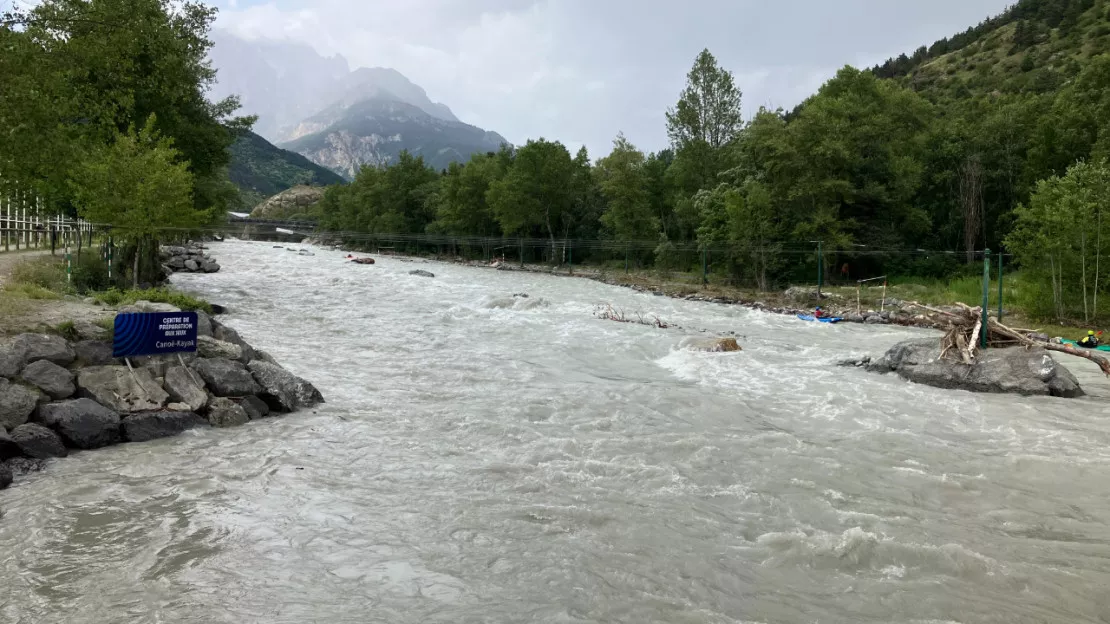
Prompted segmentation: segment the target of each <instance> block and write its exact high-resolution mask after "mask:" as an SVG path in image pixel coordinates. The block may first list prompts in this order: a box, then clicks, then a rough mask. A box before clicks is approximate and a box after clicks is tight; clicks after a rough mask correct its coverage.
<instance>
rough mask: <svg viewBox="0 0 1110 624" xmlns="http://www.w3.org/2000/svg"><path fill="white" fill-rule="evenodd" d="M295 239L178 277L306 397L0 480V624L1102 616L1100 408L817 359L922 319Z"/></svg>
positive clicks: (1106, 540)
mask: <svg viewBox="0 0 1110 624" xmlns="http://www.w3.org/2000/svg"><path fill="white" fill-rule="evenodd" d="M314 251H315V256H299V255H297V254H295V253H292V252H289V251H287V250H284V249H275V248H273V247H272V245H271V244H269V243H245V242H226V243H220V244H215V245H213V248H212V250H211V253H212V254H213V255H214V256H215V257H216V258H218V260H219V262H220V263H221V265H222V266H223V269H222V270H221V271H220V272H219V273H216V274H211V275H181V274H179V275H176V276H175V277H174V282H175V283H176V284H177V285H178V286H179V287H181V288H185V289H188V290H193V291H196V292H199V293H201V294H203V295H204V296H206V297H208V298H209V299H210V300H212V301H214V302H218V303H221V304H223V305H226V306H227V307H228V309H229V311H230V312H229V314H228V315H227V316H226V317H225V319H224V321H225V322H226V323H227V324H228V325H230V326H231V327H234V328H235V329H237V330H238V331H239V332H240V333H241V334H242V335H243V337H244V338H245V339H246V340H247V341H248V342H250V343H251V344H252V345H255V346H257V347H259V348H261V349H264V350H266V351H267V352H269V353H271V354H272V355H273V356H274V357H275V358H276V359H277V360H278V361H280V362H281V363H282V364H283V365H285V366H286V367H287V368H289V369H290V370H291V371H293V372H294V373H296V374H298V375H301V376H303V377H305V378H307V379H309V380H311V381H312V382H313V383H314V384H316V385H317V386H318V387H319V388H320V390H321V391H322V392H323V394H324V396H325V397H326V399H327V401H328V402H327V404H326V405H323V406H321V407H320V408H317V409H314V410H312V411H309V412H305V413H300V414H295V415H290V416H287V417H284V418H280V419H266V420H262V421H257V422H252V423H251V424H249V425H247V426H244V427H241V428H238V429H230V430H217V429H206V430H196V431H191V432H188V433H186V434H185V435H183V436H181V437H178V438H173V439H167V440H159V441H155V442H150V443H144V444H128V445H121V446H117V447H112V448H109V449H105V450H99V451H94V452H86V453H75V454H74V455H72V456H71V457H69V458H67V459H64V460H59V461H55V462H54V463H53V464H52V465H51V466H50V467H49V468H48V469H47V470H46V471H45V472H42V473H39V474H36V475H33V476H30V477H27V478H24V479H22V480H20V481H18V482H17V484H16V486H15V487H13V488H11V489H9V490H6V491H4V492H0V509H3V513H4V515H3V518H0V586H2V587H3V596H2V597H0V621H3V622H15V623H31V622H34V623H39V622H105V623H108V622H111V623H117V622H152V623H153V622H197V623H201V622H203V623H224V622H226V623H236V624H241V623H243V622H288V623H302V622H326V623H341V622H343V623H345V622H350V623H355V622H359V623H361V622H524V621H534V622H637V623H638V622H691V623H694V622H697V623H702V622H822V623H825V622H965V623H970V622H1008V623H1009V622H1097V621H1107V620H1108V619H1110V598H1108V596H1107V591H1106V589H1107V588H1108V587H1110V526H1108V522H1110V479H1107V475H1108V474H1110V421H1107V419H1106V416H1107V412H1106V410H1105V409H1102V408H1101V407H1099V405H1098V404H1097V403H1094V402H1091V401H1084V402H1071V401H1068V400H1064V399H1052V398H1020V397H1011V396H989V395H972V394H969V393H964V392H953V391H945V390H939V389H934V388H928V387H922V386H915V385H911V384H908V383H906V382H904V381H902V380H900V379H898V378H896V377H892V376H885V377H884V376H878V375H872V374H868V373H866V372H863V371H861V370H857V369H846V368H838V367H836V366H835V365H834V364H835V362H837V361H838V360H841V359H845V358H849V357H854V356H860V355H863V354H867V353H879V352H881V351H883V350H885V349H886V348H887V347H889V346H890V345H892V344H894V343H895V342H897V341H899V340H903V339H905V338H907V337H912V336H928V335H934V334H930V333H928V332H924V331H919V330H907V329H900V328H890V327H874V326H860V325H847V326H825V325H818V324H815V323H804V322H800V321H797V320H795V319H793V318H789V317H781V316H773V315H769V314H765V313H761V312H756V311H751V310H747V309H743V308H739V307H735V306H721V305H714V304H706V303H697V302H688V301H681V300H673V299H668V298H664V297H653V296H650V295H646V294H640V293H636V292H633V291H630V290H626V289H621V288H616V287H611V286H607V285H603V284H600V283H596V282H592V281H588V280H584V279H569V278H566V277H557V276H548V275H538V274H530V273H518V272H499V271H492V270H486V269H477V268H470V267H464V266H456V265H449V264H438V263H424V262H420V261H415V262H411V261H403V260H401V259H397V258H388V257H383V258H379V259H378V264H376V265H374V266H359V265H354V264H351V263H348V262H346V261H345V260H344V258H343V256H344V255H345V254H344V253H340V252H333V251H328V250H324V249H319V248H317V249H314ZM417 268H419V269H424V270H429V271H432V272H433V273H435V277H434V278H427V277H420V276H414V275H409V271H410V270H413V269H417ZM518 293H527V294H528V295H529V296H528V297H527V298H524V297H514V296H513V295H514V294H518ZM601 304H612V305H614V306H616V307H618V308H621V309H623V310H625V311H626V312H627V313H629V314H630V315H631V314H633V313H635V312H640V313H642V314H645V315H656V316H658V317H659V318H661V319H664V320H665V321H668V322H671V323H675V324H678V325H680V326H682V329H658V328H654V327H647V326H642V325H636V324H621V323H615V322H612V321H607V320H599V319H597V318H595V317H594V315H593V312H594V309H595V307H596V306H597V305H601ZM703 329H704V330H706V333H705V334H703V333H702V332H701V331H700V330H703ZM725 332H734V333H735V335H736V336H737V338H738V340H739V342H740V344H741V345H742V346H743V351H742V352H739V353H703V352H697V351H693V350H690V349H688V348H686V347H685V346H684V345H686V344H688V343H689V341H690V338H691V337H692V336H697V337H702V336H705V335H716V334H721V333H725Z"/></svg>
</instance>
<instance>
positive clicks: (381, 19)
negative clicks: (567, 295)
mask: <svg viewBox="0 0 1110 624" xmlns="http://www.w3.org/2000/svg"><path fill="white" fill-rule="evenodd" d="M1011 2H1012V0H794V1H793V2H789V1H787V2H769V1H767V0H684V1H676V0H272V1H265V0H263V1H259V0H215V4H216V6H218V7H220V9H221V12H220V18H219V21H218V25H219V26H220V27H223V28H227V29H228V30H231V31H232V32H235V33H236V34H239V35H240V36H244V37H247V38H258V37H267V38H277V39H286V40H293V41H299V42H304V43H308V44H310V45H311V46H313V47H314V48H315V49H316V50H317V52H319V53H321V54H324V55H332V54H342V55H343V56H345V57H346V58H347V59H348V61H350V63H351V66H352V68H355V67H360V66H368V67H372V66H381V67H392V68H394V69H396V70H398V71H400V72H401V73H403V74H405V75H406V76H408V77H409V79H411V80H412V81H413V82H415V83H417V84H419V85H420V86H422V87H424V89H425V90H427V92H428V95H429V96H430V97H431V98H432V99H433V100H436V101H439V102H443V103H445V104H447V105H448V106H450V107H451V109H452V110H453V111H454V112H455V114H456V115H458V117H459V118H460V119H462V120H463V121H465V122H467V123H471V124H474V125H476V126H480V127H482V128H485V129H488V130H495V131H497V132H500V133H501V134H502V135H504V136H505V138H507V139H508V140H510V141H511V142H513V143H515V144H521V143H523V142H524V141H525V140H526V139H528V138H536V137H545V138H548V139H557V140H561V141H563V142H564V143H566V144H567V145H569V146H572V147H577V146H578V145H582V144H585V145H586V146H587V147H588V148H589V149H590V153H591V155H592V156H595V157H596V156H600V155H604V154H605V153H607V152H608V150H609V147H610V145H611V142H612V139H613V137H614V136H616V134H617V132H618V131H623V132H624V133H625V135H626V136H628V138H629V139H631V140H632V141H633V142H634V143H635V144H636V145H637V146H639V147H640V148H641V149H644V150H647V151H654V150H657V149H660V148H662V147H665V146H666V142H667V139H666V131H665V126H664V123H665V120H664V112H665V110H666V108H667V107H668V106H672V105H673V104H674V103H675V101H676V100H677V98H678V94H679V91H681V89H682V87H683V84H684V81H685V75H686V72H687V71H689V68H690V65H691V64H692V63H693V60H694V57H695V56H696V55H697V53H698V52H699V51H700V50H701V49H702V48H706V47H707V48H709V50H710V51H711V52H712V53H713V54H714V55H716V57H717V59H718V60H719V61H720V63H721V64H722V65H723V66H724V67H726V68H727V69H729V70H731V71H732V72H733V73H734V74H735V76H736V80H737V83H738V84H739V86H740V87H741V89H742V90H743V92H744V111H745V113H746V114H747V115H751V114H752V113H753V112H754V111H755V110H757V109H758V108H759V107H760V106H769V107H772V108H774V107H780V106H781V107H784V108H790V107H792V106H794V105H795V104H797V103H798V102H800V101H801V100H803V99H804V98H805V97H806V96H808V95H810V94H812V93H813V92H814V90H816V89H817V87H819V86H820V85H821V83H823V82H824V81H825V80H827V79H828V78H829V77H831V76H832V75H833V74H834V73H835V72H836V70H837V69H838V68H840V67H842V66H844V65H846V64H851V65H855V66H857V67H863V66H870V65H873V64H875V63H876V62H880V61H882V60H884V59H886V58H887V57H890V56H892V55H897V54H899V53H901V52H907V53H911V52H913V50H914V48H916V47H917V46H919V45H922V44H925V45H928V44H930V43H932V42H933V41H935V40H936V39H939V38H941V37H944V36H949V35H951V34H954V33H956V32H959V31H962V30H964V29H966V28H967V27H968V26H972V25H974V24H977V23H979V22H980V21H981V20H982V19H984V18H985V17H987V16H989V15H993V14H997V13H1000V12H1001V11H1003V10H1004V9H1005V8H1006V6H1008V5H1009V4H1011ZM290 88H296V86H295V85H290Z"/></svg>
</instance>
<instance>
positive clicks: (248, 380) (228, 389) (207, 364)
mask: <svg viewBox="0 0 1110 624" xmlns="http://www.w3.org/2000/svg"><path fill="white" fill-rule="evenodd" d="M190 366H191V367H192V369H193V370H194V371H196V372H197V374H199V375H200V376H201V378H202V379H204V382H205V383H206V384H207V385H208V388H209V389H210V390H211V391H212V394H215V395H216V396H220V397H243V396H247V395H248V394H258V393H259V392H261V391H262V388H261V387H260V386H259V385H258V383H257V382H255V380H254V377H252V376H251V373H250V371H248V370H247V369H246V367H245V366H243V365H242V364H240V363H239V362H234V361H232V360H228V359H226V358H211V359H199V360H196V361H195V362H193V363H192V364H190Z"/></svg>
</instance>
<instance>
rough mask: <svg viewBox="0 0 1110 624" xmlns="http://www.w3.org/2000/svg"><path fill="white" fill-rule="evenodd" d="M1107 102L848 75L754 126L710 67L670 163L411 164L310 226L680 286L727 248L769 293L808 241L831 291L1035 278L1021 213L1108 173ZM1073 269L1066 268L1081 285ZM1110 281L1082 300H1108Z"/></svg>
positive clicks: (334, 205) (1095, 78)
mask: <svg viewBox="0 0 1110 624" xmlns="http://www.w3.org/2000/svg"><path fill="white" fill-rule="evenodd" d="M1108 98H1110V57H1108V56H1098V57H1095V58H1092V59H1089V61H1088V62H1087V64H1086V66H1085V67H1083V69H1082V70H1081V71H1080V72H1079V74H1078V75H1077V76H1076V78H1075V79H1074V80H1072V81H1071V83H1070V84H1068V85H1066V86H1065V87H1064V88H1062V89H1059V90H1057V91H1056V92H1054V93H1051V94H1048V95H1038V94H1029V93H1016V94H999V93H994V94H988V95H984V96H982V97H973V98H967V99H963V100H949V101H946V102H931V101H930V100H929V99H928V98H927V97H926V94H922V93H918V92H916V91H914V90H913V89H912V88H910V87H909V86H907V85H903V84H901V83H900V82H898V81H893V80H884V79H881V78H879V77H878V76H877V75H876V74H875V73H874V72H871V71H861V70H858V69H854V68H852V67H845V68H843V69H841V70H840V71H839V72H837V74H836V75H835V76H834V77H833V78H832V79H830V80H829V81H828V82H826V83H825V84H824V85H823V86H822V87H821V88H820V89H819V90H818V91H817V93H816V94H814V95H813V96H812V97H810V98H808V99H807V100H805V101H804V102H803V103H802V104H801V105H800V106H798V107H797V108H796V109H795V110H793V111H789V112H786V111H782V110H768V109H761V110H759V111H758V112H757V113H756V114H755V115H754V116H753V117H752V118H750V119H747V120H745V119H743V117H742V114H741V91H740V89H739V87H738V85H736V84H735V82H734V79H733V75H732V74H731V73H730V72H729V71H727V70H726V69H724V68H722V67H720V66H719V64H718V63H717V61H716V59H715V58H714V57H713V55H712V54H710V53H709V51H703V52H702V53H701V54H699V55H698V57H697V59H696V60H695V62H694V65H693V67H692V68H691V70H690V72H689V74H688V76H687V85H686V88H685V89H684V90H683V91H682V93H681V94H680V96H679V99H678V101H677V103H676V104H675V106H674V107H672V108H671V109H670V110H669V111H668V112H667V116H666V119H667V128H666V129H667V134H668V137H669V139H670V146H669V147H668V148H667V149H664V150H661V151H659V152H656V153H650V154H645V153H644V152H643V151H641V150H639V149H637V148H636V147H635V146H634V145H632V144H631V143H630V142H629V141H628V140H627V139H626V138H625V137H624V136H623V135H618V136H617V137H616V138H615V139H614V141H613V147H612V150H611V151H610V152H609V154H607V155H605V156H603V157H601V158H598V159H597V160H596V161H592V160H591V158H590V156H589V155H588V154H587V152H586V150H585V148H583V149H580V150H578V152H577V153H576V154H571V153H570V151H568V150H567V148H566V147H565V146H564V145H562V144H561V143H559V142H558V141H551V140H547V139H537V140H531V141H528V142H527V143H526V144H525V145H523V146H520V147H519V148H516V149H510V148H508V147H505V148H503V149H502V150H501V151H500V152H497V153H489V154H476V155H474V156H473V157H471V159H470V160H469V161H468V162H466V163H457V164H452V165H451V166H450V167H449V168H448V169H447V170H445V171H434V170H432V169H430V168H428V167H427V166H425V165H424V162H423V161H422V159H421V158H420V157H414V156H412V155H410V154H404V155H402V156H401V158H400V159H399V160H398V161H397V162H396V163H394V164H392V165H390V166H388V167H384V168H372V167H366V168H363V169H362V171H360V172H359V174H358V175H357V177H356V178H355V180H354V181H353V182H352V183H350V184H349V185H346V186H337V187H332V188H330V189H328V191H327V192H326V194H325V199H324V200H323V201H322V202H321V204H320V205H319V207H318V212H319V218H320V222H321V224H322V226H323V227H325V228H327V229H331V230H340V231H349V232H360V233H387V232H389V233H412V234H420V233H440V234H450V235H457V236H505V237H528V238H543V239H548V240H550V241H552V243H551V246H550V254H549V257H548V259H549V260H552V261H555V262H559V261H561V260H562V258H561V257H560V253H561V252H560V245H559V244H557V241H559V240H562V239H588V240H596V239H601V240H610V241H614V242H615V243H620V242H622V241H655V242H656V243H657V244H656V246H655V249H654V253H647V254H641V255H640V256H639V257H638V258H636V261H637V262H638V263H639V264H640V265H642V266H670V267H672V268H678V269H688V268H693V267H692V266H690V265H695V264H700V258H698V257H697V256H689V255H688V256H687V257H686V259H685V260H680V261H679V263H680V264H681V262H683V261H684V262H686V263H687V265H686V266H674V263H675V256H674V253H673V252H674V249H676V248H681V247H683V246H687V247H689V246H696V247H698V248H707V249H715V250H722V249H723V250H726V253H719V252H718V253H716V254H715V257H714V260H713V270H715V271H717V272H718V273H722V274H725V275H728V276H730V277H732V278H735V279H736V280H738V281H741V282H743V283H746V284H751V285H756V286H759V287H761V288H770V287H773V286H779V285H782V284H783V283H786V282H789V281H794V280H799V281H800V280H808V281H812V280H814V278H815V271H816V267H817V258H816V253H815V252H814V251H813V250H815V242H816V241H821V242H822V243H823V248H824V249H825V250H832V251H830V252H828V253H827V255H826V257H825V258H824V263H823V264H824V266H825V270H826V271H827V272H828V273H829V277H840V271H841V270H843V269H844V268H847V269H848V270H847V273H848V274H849V276H850V277H851V278H852V279H855V278H857V277H870V276H872V275H881V274H893V275H909V276H913V275H916V276H924V277H947V276H951V275H954V274H957V273H959V272H961V271H965V270H966V265H967V264H968V263H969V262H972V261H976V260H977V259H979V258H981V255H980V254H981V251H982V250H983V249H984V248H991V249H994V250H995V251H996V252H998V251H1001V250H1006V251H1009V252H1013V253H1019V258H1018V262H1017V263H1015V266H1016V265H1023V266H1026V267H1027V268H1031V269H1039V268H1040V267H1041V266H1042V264H1043V263H1042V260H1043V254H1042V253H1041V252H1040V251H1038V250H1037V249H1036V248H1035V246H1034V247H1030V246H1029V245H1027V244H1024V243H1023V244H1018V243H1017V241H1018V239H1019V238H1020V237H1021V236H1024V235H1023V234H1020V232H1026V231H1028V229H1029V228H1030V227H1034V226H1032V225H1030V223H1031V221H1030V220H1031V219H1034V217H1033V216H1032V215H1033V213H1032V212H1030V210H1029V207H1035V206H1037V205H1039V204H1038V202H1043V201H1045V200H1044V199H1043V196H1041V195H1040V194H1038V199H1036V200H1035V201H1033V202H1032V203H1031V201H1030V199H1031V197H1033V194H1034V191H1037V190H1038V189H1040V188H1041V187H1040V186H1038V184H1042V185H1043V184H1044V182H1042V181H1046V180H1050V179H1051V178H1053V177H1054V176H1065V175H1066V174H1067V172H1068V168H1069V167H1070V166H1072V165H1073V164H1075V163H1077V162H1080V161H1090V162H1091V163H1092V165H1091V166H1092V167H1095V168H1096V169H1097V168H1098V167H1100V166H1101V165H1099V164H1097V163H1099V162H1100V161H1101V160H1102V159H1104V158H1106V157H1107V156H1110V154H1108V153H1107V150H1108V149H1110V133H1107V132H1106V131H1105V129H1106V128H1108V126H1107V123H1110V117H1108V115H1110V113H1107V111H1110V99H1108ZM1088 212H1089V211H1088ZM1082 214H1084V215H1086V214H1087V213H1082ZM1090 214H1094V213H1090ZM1074 218H1075V219H1076V222H1075V223H1073V224H1071V225H1068V224H1066V223H1065V224H1061V223H1054V224H1052V225H1051V226H1049V225H1047V224H1043V223H1042V224H1039V225H1037V226H1036V227H1035V229H1037V231H1038V232H1040V233H1041V234H1040V235H1042V236H1044V237H1047V238H1052V237H1063V238H1064V240H1072V239H1073V238H1075V237H1077V236H1082V235H1083V232H1084V231H1085V229H1089V228H1090V226H1091V224H1090V223H1088V222H1087V220H1086V217H1082V218H1081V216H1080V214H1079V213H1076V214H1075V215H1074ZM1022 240H1025V239H1022ZM1011 243H1012V244H1011ZM615 246H616V247H618V248H619V244H617V245H615ZM1088 247H1089V248H1093V247H1094V243H1091V244H1090V245H1089V246H1088ZM799 250H810V251H809V252H808V253H799ZM925 252H937V253H925ZM595 255H599V256H601V257H600V258H598V259H600V260H605V259H606V257H605V254H604V253H600V254H595ZM609 255H610V256H614V255H616V256H620V255H622V254H619V253H617V254H612V253H611V254H609ZM576 257H578V256H577V255H576ZM1078 258H1079V256H1075V257H1069V258H1064V257H1063V256H1061V257H1059V258H1058V260H1060V261H1061V262H1063V263H1065V265H1067V266H1070V265H1072V264H1074V265H1075V267H1076V268H1075V270H1076V271H1079V270H1080V267H1079V264H1080V263H1079V262H1078ZM1091 262H1092V266H1093V262H1094V258H1093V257H1092V258H1091ZM844 265H849V266H848V267H844ZM974 270H975V271H978V270H981V269H978V268H976V269H974ZM1065 272H1066V270H1065ZM1080 272H1081V271H1080ZM1032 273H1035V271H1033V272H1031V274H1032ZM1106 273H1107V271H1102V272H1101V273H1100V275H1099V276H1098V277H1097V280H1096V278H1095V276H1094V275H1093V274H1092V275H1091V276H1090V279H1089V283H1088V288H1089V289H1097V288H1101V287H1104V286H1105V282H1106ZM1078 274H1079V273H1076V275H1078ZM1065 281H1067V280H1065ZM1095 282H1097V283H1095ZM1045 283H1046V284H1047V283H1048V281H1046V282H1045ZM1045 292H1046V293H1047V292H1048V291H1045ZM1060 299H1061V305H1060V306H1059V310H1058V311H1059V313H1060V314H1061V315H1063V314H1064V313H1065V312H1066V311H1069V310H1070V311H1075V310H1076V309H1078V308H1079V307H1081V306H1079V305H1078V302H1079V300H1080V299H1081V297H1077V298H1073V297H1071V295H1067V294H1061V297H1060ZM1073 299H1074V303H1075V304H1076V305H1071V304H1070V303H1066V302H1071V301H1072V300H1073ZM1065 308H1067V309H1066V310H1065ZM1047 311H1051V310H1047Z"/></svg>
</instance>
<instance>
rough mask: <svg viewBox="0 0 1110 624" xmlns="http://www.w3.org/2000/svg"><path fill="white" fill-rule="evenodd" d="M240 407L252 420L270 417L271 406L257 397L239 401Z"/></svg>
mask: <svg viewBox="0 0 1110 624" xmlns="http://www.w3.org/2000/svg"><path fill="white" fill-rule="evenodd" d="M239 406H240V407H242V408H243V411H245V412H246V413H247V416H249V417H250V419H251V420H258V419H259V418H265V417H267V416H269V415H270V406H269V405H266V402H265V401H263V400H262V399H260V398H258V397H256V396H253V395H251V396H245V397H243V400H241V401H239Z"/></svg>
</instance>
